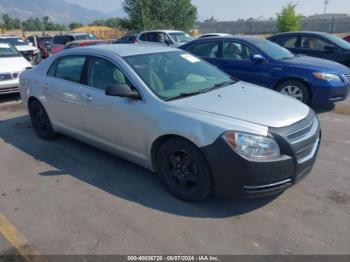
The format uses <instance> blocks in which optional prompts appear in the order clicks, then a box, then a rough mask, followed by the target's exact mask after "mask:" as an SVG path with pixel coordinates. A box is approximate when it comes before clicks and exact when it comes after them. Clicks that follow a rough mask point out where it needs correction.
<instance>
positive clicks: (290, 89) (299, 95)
mask: <svg viewBox="0 0 350 262" xmlns="http://www.w3.org/2000/svg"><path fill="white" fill-rule="evenodd" d="M281 93H282V94H284V95H287V96H290V97H293V98H295V99H297V100H299V101H303V99H304V95H303V91H302V90H301V89H300V88H299V87H298V86H293V85H288V86H285V87H283V88H282V90H281Z"/></svg>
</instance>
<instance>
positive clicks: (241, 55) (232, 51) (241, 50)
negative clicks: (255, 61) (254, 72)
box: [222, 41, 256, 60]
mask: <svg viewBox="0 0 350 262" xmlns="http://www.w3.org/2000/svg"><path fill="white" fill-rule="evenodd" d="M254 54H256V52H255V51H254V50H252V49H251V48H249V47H248V46H246V45H244V44H242V43H239V42H232V41H229V42H225V44H224V48H223V54H222V56H223V58H227V59H233V60H248V59H250V58H251V57H252V55H254Z"/></svg>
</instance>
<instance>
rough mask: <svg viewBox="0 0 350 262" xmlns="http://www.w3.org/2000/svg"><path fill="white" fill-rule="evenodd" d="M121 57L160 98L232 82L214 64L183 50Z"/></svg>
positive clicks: (194, 93) (205, 89) (167, 98)
mask: <svg viewBox="0 0 350 262" xmlns="http://www.w3.org/2000/svg"><path fill="white" fill-rule="evenodd" d="M124 59H125V60H126V62H127V63H128V64H129V65H130V66H131V67H132V68H133V69H134V70H135V72H136V73H137V74H138V75H139V76H140V77H141V79H142V80H143V81H144V82H145V83H146V84H147V86H148V87H149V88H150V89H151V90H152V91H153V92H154V93H155V94H156V95H157V96H159V97H160V98H162V99H164V100H170V99H176V98H181V97H184V96H189V95H196V94H197V93H202V92H203V93H204V92H209V91H211V90H213V89H215V88H219V87H223V86H227V85H230V84H233V83H234V81H233V80H232V79H231V78H230V77H229V76H228V75H226V74H225V73H223V72H221V71H220V70H218V69H217V68H216V67H214V66H212V65H210V64H208V63H207V62H204V61H202V60H200V59H198V58H197V57H195V56H193V55H190V54H188V53H186V52H167V53H158V54H145V55H137V56H130V57H125V58H124Z"/></svg>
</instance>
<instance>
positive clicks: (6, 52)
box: [0, 43, 21, 57]
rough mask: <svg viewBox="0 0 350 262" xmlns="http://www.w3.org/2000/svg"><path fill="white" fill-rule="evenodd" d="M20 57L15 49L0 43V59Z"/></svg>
mask: <svg viewBox="0 0 350 262" xmlns="http://www.w3.org/2000/svg"><path fill="white" fill-rule="evenodd" d="M17 56H21V55H20V54H19V53H18V51H17V49H16V48H15V47H14V46H12V45H10V44H6V43H0V57H17Z"/></svg>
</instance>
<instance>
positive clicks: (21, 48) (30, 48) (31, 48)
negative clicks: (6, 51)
mask: <svg viewBox="0 0 350 262" xmlns="http://www.w3.org/2000/svg"><path fill="white" fill-rule="evenodd" d="M15 47H16V49H17V50H18V51H20V52H24V51H36V50H38V48H36V47H35V46H32V45H16V46H15Z"/></svg>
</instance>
